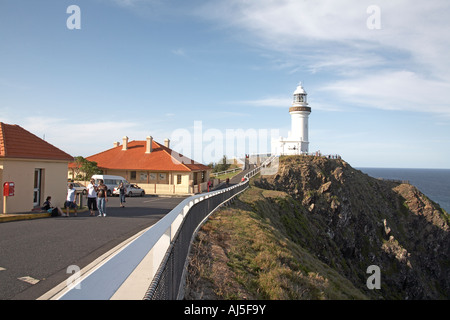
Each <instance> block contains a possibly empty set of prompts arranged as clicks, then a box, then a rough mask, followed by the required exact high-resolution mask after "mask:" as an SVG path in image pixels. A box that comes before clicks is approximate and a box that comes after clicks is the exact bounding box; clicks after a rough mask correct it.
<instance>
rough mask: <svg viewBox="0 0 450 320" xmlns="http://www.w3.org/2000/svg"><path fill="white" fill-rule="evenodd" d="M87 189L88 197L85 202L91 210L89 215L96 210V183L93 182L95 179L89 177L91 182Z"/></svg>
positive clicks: (92, 214) (93, 213)
mask: <svg viewBox="0 0 450 320" xmlns="http://www.w3.org/2000/svg"><path fill="white" fill-rule="evenodd" d="M87 191H88V199H87V204H88V208H89V210H90V211H91V214H90V215H91V216H94V215H95V211H97V185H96V184H95V179H91V182H90V183H89V184H88V186H87Z"/></svg>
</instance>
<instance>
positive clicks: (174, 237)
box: [41, 158, 273, 300]
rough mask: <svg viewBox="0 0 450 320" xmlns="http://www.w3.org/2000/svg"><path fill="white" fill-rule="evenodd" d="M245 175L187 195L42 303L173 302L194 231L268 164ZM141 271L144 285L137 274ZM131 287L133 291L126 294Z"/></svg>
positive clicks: (179, 293) (181, 285) (178, 294)
mask: <svg viewBox="0 0 450 320" xmlns="http://www.w3.org/2000/svg"><path fill="white" fill-rule="evenodd" d="M271 159H273V158H270V159H268V160H267V161H266V162H265V163H264V164H262V165H261V166H260V167H257V168H255V169H253V170H251V171H250V172H248V173H247V174H246V175H245V176H244V177H245V181H242V182H240V183H239V184H236V185H234V186H231V187H228V188H225V189H220V190H216V191H212V192H208V193H204V194H199V195H195V196H191V197H189V198H187V199H185V200H183V201H182V202H181V203H179V204H178V205H177V206H176V207H175V208H174V209H173V210H171V211H170V212H169V213H168V214H166V215H165V216H164V217H163V218H161V219H160V220H159V221H158V222H157V223H155V224H154V225H153V226H151V227H150V228H148V229H147V230H144V231H142V232H140V233H139V234H138V235H136V236H134V237H132V239H129V240H126V241H125V243H123V244H121V245H120V246H118V247H119V248H114V249H112V250H111V252H108V253H106V254H105V255H104V257H103V256H102V257H100V258H99V259H97V260H99V261H98V262H97V264H98V265H97V264H96V263H93V266H92V267H91V266H87V267H86V268H85V269H86V270H85V269H83V270H81V271H80V272H78V273H76V274H74V275H73V277H75V279H76V281H75V283H77V285H76V286H73V285H72V284H70V285H69V283H71V282H70V278H69V279H68V280H67V281H66V282H65V283H61V284H60V285H59V286H57V287H56V288H54V289H52V290H51V291H49V292H48V293H46V294H45V295H44V296H42V297H41V298H42V299H52V300H90V299H94V300H109V299H145V300H150V299H177V298H178V297H182V295H183V290H184V281H185V274H186V272H185V271H186V269H187V257H188V254H189V250H190V247H191V242H192V240H193V239H194V237H195V235H196V233H197V231H198V229H199V228H200V226H201V225H202V224H203V222H204V221H206V219H207V218H208V216H209V215H210V214H211V213H212V212H214V211H215V210H216V209H217V208H219V207H220V206H222V205H224V204H226V203H227V202H230V201H232V199H233V198H234V197H235V196H236V195H238V194H239V193H241V192H243V191H244V190H245V189H247V188H248V186H249V179H250V178H251V177H253V176H254V175H256V174H257V173H259V172H260V170H261V168H262V167H264V166H265V165H266V164H268V163H270V162H271ZM137 270H139V272H144V274H145V277H144V278H146V279H145V281H144V280H142V277H141V274H140V273H139V272H138V274H139V275H136V271H137ZM130 288H132V290H129V289H130Z"/></svg>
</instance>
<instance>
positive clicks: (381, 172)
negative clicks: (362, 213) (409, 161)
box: [356, 168, 450, 213]
mask: <svg viewBox="0 0 450 320" xmlns="http://www.w3.org/2000/svg"><path fill="white" fill-rule="evenodd" d="M356 169H358V170H361V171H362V172H364V173H366V174H368V175H369V176H371V177H374V178H385V179H395V180H409V182H410V183H411V184H412V185H414V186H416V187H417V188H418V189H419V190H420V191H421V192H422V193H424V194H425V195H426V196H427V197H428V198H430V199H431V200H433V201H434V202H437V203H439V205H440V206H441V208H442V209H444V210H445V211H447V212H448V213H450V169H398V168H395V169H394V168H356Z"/></svg>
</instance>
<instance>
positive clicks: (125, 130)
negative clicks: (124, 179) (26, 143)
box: [16, 116, 156, 156]
mask: <svg viewBox="0 0 450 320" xmlns="http://www.w3.org/2000/svg"><path fill="white" fill-rule="evenodd" d="M16 124H18V125H20V126H21V127H22V128H24V129H25V130H27V131H30V132H31V133H33V134H34V135H36V136H38V137H39V138H42V139H44V138H45V140H46V141H47V142H49V143H51V144H53V145H54V146H56V147H57V148H59V149H61V150H63V151H65V152H67V153H69V154H71V155H72V156H78V155H82V156H90V155H93V154H96V153H98V152H101V151H104V150H107V149H109V148H112V147H113V143H114V142H115V141H118V142H120V143H122V137H123V136H128V137H129V138H130V140H145V138H146V136H147V135H149V134H150V132H148V131H146V130H145V129H144V128H143V127H142V125H138V124H136V123H133V122H127V121H117V122H112V121H105V122H89V123H85V122H75V123H74V122H73V120H70V119H65V118H51V117H42V116H34V117H25V118H23V119H22V120H21V121H20V123H17V121H16ZM155 133H156V132H151V134H155Z"/></svg>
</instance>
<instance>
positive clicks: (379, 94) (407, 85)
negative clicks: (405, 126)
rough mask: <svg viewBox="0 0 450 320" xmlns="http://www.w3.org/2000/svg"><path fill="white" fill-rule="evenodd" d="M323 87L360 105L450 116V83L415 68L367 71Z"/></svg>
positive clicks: (324, 89)
mask: <svg viewBox="0 0 450 320" xmlns="http://www.w3.org/2000/svg"><path fill="white" fill-rule="evenodd" d="M320 90H323V91H328V92H332V93H334V94H335V95H336V96H339V97H340V98H341V99H345V100H346V101H349V102H352V103H355V104H358V105H360V106H365V107H372V108H378V109H386V110H405V111H415V112H431V113H436V114H444V115H447V116H450V104H449V101H450V100H449V99H450V83H447V82H442V81H437V80H431V79H426V78H424V77H422V76H420V75H418V74H416V73H414V72H411V71H382V72H378V73H374V74H367V75H365V76H360V77H357V78H352V79H345V80H340V81H337V82H335V83H333V84H329V85H326V86H324V87H322V88H321V89H320Z"/></svg>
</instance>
